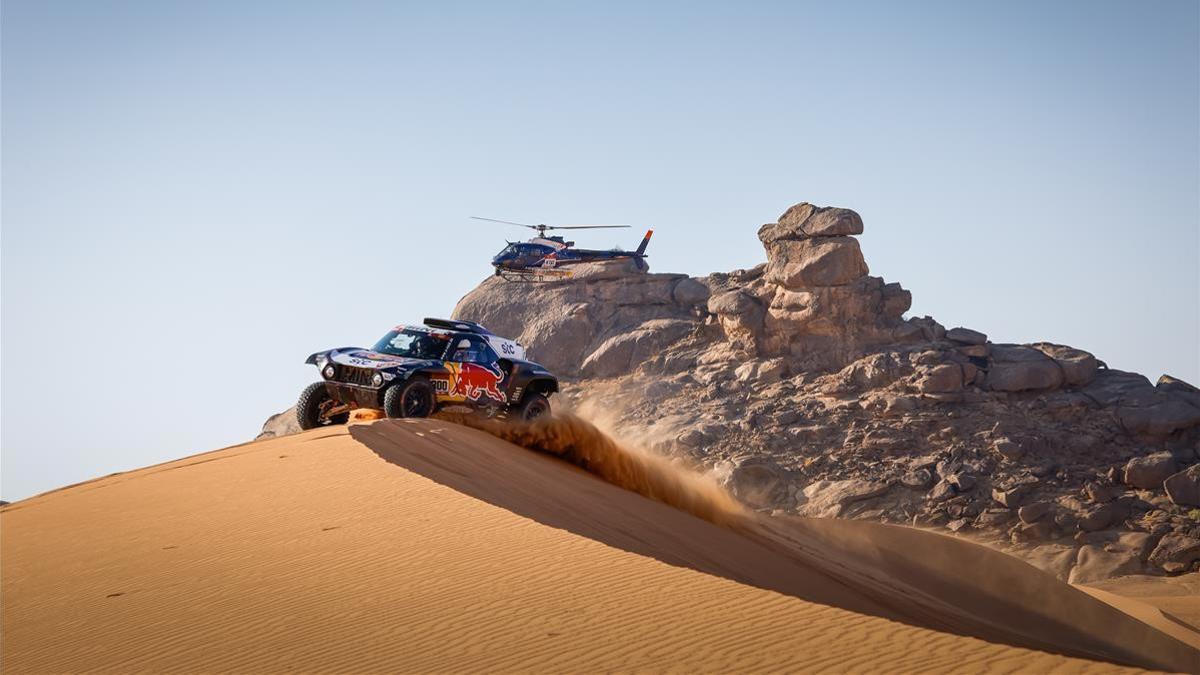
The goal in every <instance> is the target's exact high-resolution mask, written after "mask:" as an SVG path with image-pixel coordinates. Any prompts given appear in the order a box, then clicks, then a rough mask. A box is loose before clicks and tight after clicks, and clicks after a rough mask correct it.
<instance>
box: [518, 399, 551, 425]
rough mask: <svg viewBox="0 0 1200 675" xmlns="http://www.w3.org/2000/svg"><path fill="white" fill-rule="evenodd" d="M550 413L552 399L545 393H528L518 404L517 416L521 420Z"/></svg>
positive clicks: (529, 420) (526, 420) (531, 419)
mask: <svg viewBox="0 0 1200 675" xmlns="http://www.w3.org/2000/svg"><path fill="white" fill-rule="evenodd" d="M549 414H550V399H548V398H546V395H545V394H526V395H525V399H524V400H522V401H521V404H520V405H519V406H517V414H516V415H515V417H516V418H517V420H518V421H520V422H532V421H533V420H535V419H537V418H539V417H542V416H543V415H549Z"/></svg>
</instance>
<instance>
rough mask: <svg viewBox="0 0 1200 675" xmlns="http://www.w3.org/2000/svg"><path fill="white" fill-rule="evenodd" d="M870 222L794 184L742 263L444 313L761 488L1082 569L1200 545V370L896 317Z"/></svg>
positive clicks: (586, 283)
mask: <svg viewBox="0 0 1200 675" xmlns="http://www.w3.org/2000/svg"><path fill="white" fill-rule="evenodd" d="M862 233H863V221H862V218H860V217H859V215H858V214H857V213H855V212H854V211H851V210H849V209H842V208H822V207H816V206H813V205H812V204H808V203H802V204H797V205H795V206H793V207H791V208H789V209H788V210H787V211H785V212H784V213H783V215H781V216H780V217H779V219H778V220H777V221H776V222H773V223H769V224H766V225H763V226H762V227H761V228H759V230H758V237H759V239H760V240H761V241H762V243H763V247H764V249H765V250H766V263H764V264H762V265H759V266H757V267H755V268H753V269H750V270H735V271H733V272H730V273H727V274H726V273H717V274H711V275H709V276H707V277H700V278H691V277H687V276H685V275H679V274H651V273H642V272H640V271H639V270H636V269H634V268H632V267H628V268H625V269H622V268H620V267H618V268H613V267H611V266H610V267H605V266H595V267H587V268H584V269H582V270H581V273H580V274H579V275H577V276H576V277H575V278H573V279H569V280H564V281H557V282H552V283H544V284H538V285H536V286H531V285H529V284H520V283H511V282H506V281H504V280H501V279H495V278H493V279H488V280H487V281H484V282H483V283H482V284H480V286H479V287H478V288H476V289H475V290H473V291H471V292H470V293H468V294H467V295H466V297H464V298H463V299H462V300H461V301H460V302H459V304H458V306H457V307H456V308H455V311H454V316H455V317H456V318H463V319H470V320H474V321H479V322H481V323H483V324H484V325H487V326H489V327H491V328H492V329H493V330H495V331H497V332H498V333H501V334H506V335H512V336H514V337H516V338H517V339H519V340H520V341H521V342H522V343H524V344H525V345H526V346H527V347H528V348H529V351H530V354H532V356H533V358H535V359H537V360H539V361H541V362H542V363H544V364H545V365H547V366H549V367H550V368H552V369H554V370H555V371H557V372H559V373H561V374H562V375H563V376H564V379H566V380H568V381H570V382H571V386H570V387H569V388H568V391H567V395H566V396H567V398H568V399H569V400H572V401H574V402H575V404H576V405H579V406H581V407H582V408H584V409H588V408H589V407H590V409H591V410H594V411H603V413H604V415H607V416H608V417H611V418H612V419H611V420H610V421H611V424H612V426H613V427H614V428H615V429H618V430H619V432H620V433H621V434H623V435H625V436H628V437H633V438H642V439H644V440H646V441H647V443H648V444H650V445H652V446H653V447H655V448H656V449H658V450H659V451H661V452H664V453H668V454H672V455H677V456H681V457H686V458H688V459H689V460H691V461H694V462H698V463H700V464H703V465H706V466H708V467H710V468H711V470H712V471H713V472H714V474H715V475H716V476H717V477H719V478H720V479H721V480H722V481H723V482H724V483H725V485H726V486H727V487H728V488H729V489H730V491H731V492H732V493H733V494H734V495H735V496H737V497H738V498H739V499H741V500H742V501H744V502H745V503H747V504H748V505H750V506H752V507H755V508H759V509H763V510H775V511H779V512H783V513H797V514H803V515H809V516H816V517H844V518H865V519H872V520H882V521H885V522H894V523H906V524H913V525H918V526H925V527H936V528H944V529H945V530H948V531H951V532H956V533H959V534H962V535H970V536H973V537H976V538H980V539H983V540H986V541H990V542H992V543H996V544H1003V545H1005V546H1007V547H1009V548H1011V549H1012V550H1013V551H1014V552H1016V553H1018V554H1022V555H1025V556H1026V557H1028V558H1029V559H1031V560H1033V561H1035V562H1040V563H1043V564H1044V566H1045V567H1047V568H1048V569H1052V570H1053V571H1054V572H1055V573H1057V574H1059V575H1060V576H1062V577H1063V578H1072V579H1074V580H1094V579H1098V578H1104V577H1107V576H1112V575H1115V574H1126V573H1132V572H1135V571H1151V572H1155V573H1163V572H1179V571H1184V570H1187V569H1192V568H1193V566H1196V565H1197V562H1196V561H1197V560H1200V510H1197V509H1196V504H1197V502H1198V501H1200V473H1198V471H1200V469H1197V468H1195V467H1197V466H1200V465H1197V464H1196V462H1197V461H1198V459H1200V457H1198V454H1197V453H1198V452H1200V390H1197V389H1196V388H1195V387H1192V386H1191V385H1188V384H1187V383H1185V382H1182V381H1180V380H1177V379H1175V378H1171V377H1169V376H1164V377H1163V378H1161V379H1160V380H1159V381H1158V383H1157V384H1152V383H1151V382H1150V381H1149V380H1148V379H1147V378H1145V377H1144V376H1142V375H1138V374H1135V373H1126V372H1122V371H1117V370H1110V369H1108V368H1107V367H1105V366H1104V365H1103V364H1102V363H1101V362H1100V361H1098V360H1097V359H1096V358H1095V356H1093V355H1092V354H1090V353H1088V352H1086V351H1083V350H1080V349H1075V348H1073V347H1068V346H1065V345H1057V344H1050V343H1033V344H1026V345H1018V344H997V343H993V342H991V341H989V340H988V338H987V335H986V334H985V333H983V332H981V331H978V330H972V329H969V328H964V327H955V328H950V329H946V328H945V327H944V326H942V325H941V324H940V323H938V322H937V321H936V320H934V319H932V318H930V317H917V318H905V313H906V312H907V311H908V309H909V307H910V305H911V302H912V297H911V295H910V293H909V292H908V291H906V290H904V289H903V288H902V287H901V286H900V285H899V284H897V283H886V282H885V281H884V280H883V279H881V278H879V277H872V276H870V274H869V268H868V266H867V263H866V261H865V260H864V259H863V255H862V251H861V249H860V247H859V244H858V241H857V239H856V236H857V235H861V234H862ZM1189 467H1192V468H1189ZM1164 542H1165V543H1164ZM1047 561H1049V562H1047Z"/></svg>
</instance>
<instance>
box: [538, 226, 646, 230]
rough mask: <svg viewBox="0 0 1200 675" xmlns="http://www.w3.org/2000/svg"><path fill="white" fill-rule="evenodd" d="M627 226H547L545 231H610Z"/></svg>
mask: <svg viewBox="0 0 1200 675" xmlns="http://www.w3.org/2000/svg"><path fill="white" fill-rule="evenodd" d="M619 227H630V226H629V225H547V226H546V229H547V230H611V229H613V228H619Z"/></svg>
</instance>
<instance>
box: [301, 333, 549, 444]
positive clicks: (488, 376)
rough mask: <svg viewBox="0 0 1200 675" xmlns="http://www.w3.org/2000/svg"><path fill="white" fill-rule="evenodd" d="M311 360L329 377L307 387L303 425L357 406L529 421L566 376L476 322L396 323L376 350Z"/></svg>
mask: <svg viewBox="0 0 1200 675" xmlns="http://www.w3.org/2000/svg"><path fill="white" fill-rule="evenodd" d="M306 363H311V364H313V365H314V366H316V367H317V370H319V371H320V372H321V376H322V377H323V378H324V380H323V381H322V382H315V383H313V384H310V385H309V386H308V387H307V388H306V389H305V390H304V392H303V393H301V394H300V401H299V402H298V403H297V404H296V417H297V418H298V421H299V423H300V428H302V429H314V428H316V427H320V426H326V425H330V424H345V423H346V421H347V420H348V419H349V417H350V411H351V410H352V409H354V408H373V409H376V410H382V411H383V412H384V414H386V415H387V416H388V417H428V416H430V415H432V414H433V413H435V412H437V411H438V410H447V411H457V412H465V413H472V414H481V415H485V416H489V417H490V416H503V417H506V418H508V419H513V420H519V421H528V420H532V419H534V418H535V417H538V416H539V415H545V414H547V413H549V412H550V399H549V397H550V395H551V394H553V393H555V392H557V391H558V378H556V377H555V376H554V375H552V374H551V373H550V372H549V371H548V370H546V369H545V368H543V367H542V366H540V365H538V364H536V363H533V362H531V361H526V360H525V348H524V347H522V346H521V345H520V344H519V343H517V342H516V341H515V340H509V339H507V338H502V337H500V336H498V335H494V334H493V333H492V332H491V331H489V330H488V329H486V328H484V327H483V326H480V325H479V324H477V323H474V322H471V321H454V320H447V319H425V321H424V325H421V326H396V327H395V328H393V329H392V330H390V331H388V333H387V334H386V335H384V336H383V337H382V338H381V339H380V340H379V342H377V343H375V346H374V347H373V348H372V349H362V348H359V347H342V348H340V349H330V350H329V351H324V352H317V353H316V354H313V355H312V356H309V357H308V360H307V361H306Z"/></svg>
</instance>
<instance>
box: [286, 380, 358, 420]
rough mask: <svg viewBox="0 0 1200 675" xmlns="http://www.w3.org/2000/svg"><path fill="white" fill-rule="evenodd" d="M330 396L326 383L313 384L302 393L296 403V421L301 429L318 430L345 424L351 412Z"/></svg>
mask: <svg viewBox="0 0 1200 675" xmlns="http://www.w3.org/2000/svg"><path fill="white" fill-rule="evenodd" d="M345 408H346V406H343V405H339V404H338V402H337V401H335V400H333V398H332V397H331V396H330V395H329V389H328V388H327V387H326V386H325V383H324V382H313V383H312V384H310V385H308V386H307V387H305V388H304V391H303V392H301V393H300V400H299V401H297V402H296V421H297V422H298V423H299V424H300V428H301V429H316V428H317V427H325V426H329V425H332V424H345V423H346V421H347V420H349V419H350V411H349V410H346V409H345Z"/></svg>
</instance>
